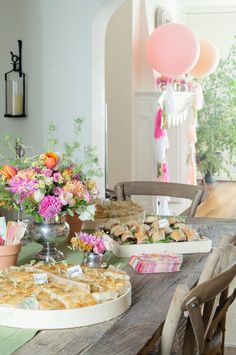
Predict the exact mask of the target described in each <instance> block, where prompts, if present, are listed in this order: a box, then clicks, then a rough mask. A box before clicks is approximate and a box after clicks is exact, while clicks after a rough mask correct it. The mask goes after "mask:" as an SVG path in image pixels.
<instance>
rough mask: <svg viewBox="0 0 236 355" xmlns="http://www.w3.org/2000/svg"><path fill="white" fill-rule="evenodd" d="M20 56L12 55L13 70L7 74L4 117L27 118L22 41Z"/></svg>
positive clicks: (19, 42) (19, 43)
mask: <svg viewBox="0 0 236 355" xmlns="http://www.w3.org/2000/svg"><path fill="white" fill-rule="evenodd" d="M18 47H19V55H16V54H14V53H13V52H10V53H11V63H12V66H13V68H12V70H10V71H9V72H7V73H6V74H5V95H6V108H5V112H6V113H5V115H4V117H26V114H25V74H24V73H23V72H22V56H21V55H22V41H20V40H19V41H18Z"/></svg>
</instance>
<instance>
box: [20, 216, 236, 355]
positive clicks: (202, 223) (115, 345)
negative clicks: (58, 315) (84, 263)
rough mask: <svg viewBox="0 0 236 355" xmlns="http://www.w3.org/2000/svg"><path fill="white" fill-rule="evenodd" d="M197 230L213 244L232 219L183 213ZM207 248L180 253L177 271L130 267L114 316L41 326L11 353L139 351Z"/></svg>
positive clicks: (229, 230)
mask: <svg viewBox="0 0 236 355" xmlns="http://www.w3.org/2000/svg"><path fill="white" fill-rule="evenodd" d="M187 223H189V224H192V225H193V227H194V228H196V229H197V230H198V231H199V232H200V233H202V234H203V235H205V236H207V237H209V238H211V239H212V242H213V246H214V245H217V244H218V243H219V241H220V239H221V238H222V237H223V236H224V235H227V236H233V235H235V234H236V220H226V219H204V218H189V219H188V220H187ZM207 256H208V253H194V254H188V255H184V259H183V264H182V267H181V271H180V272H173V273H159V274H137V273H136V272H135V271H134V270H133V269H132V268H131V267H130V266H127V267H126V268H125V270H126V271H127V273H128V274H129V275H130V277H131V284H132V305H131V307H130V308H129V310H128V311H126V312H125V313H124V314H122V315H121V316H119V317H116V318H114V319H112V320H110V321H107V322H103V323H100V324H95V325H90V326H86V327H80V328H71V329H60V330H41V331H39V332H38V333H37V334H36V335H35V336H34V338H32V339H31V340H30V341H29V342H28V343H26V344H25V345H23V346H22V347H21V348H19V349H18V350H17V351H16V352H14V354H15V355H28V354H37V355H39V354H42V355H46V354H50V355H52V354H68V355H73V354H83V355H84V354H86V355H95V354H96V355H106V354H107V355H108V354H109V355H117V354H122V355H126V354H127V355H132V354H145V353H147V351H148V348H149V347H150V346H151V345H152V344H153V343H154V342H155V341H156V339H157V338H158V337H159V335H160V332H161V328H162V324H163V321H164V320H165V317H166V314H167V311H168V307H169V304H170V301H171V298H172V295H173V292H174V290H175V288H176V286H177V284H183V283H184V284H187V285H188V286H190V287H192V286H193V285H194V284H195V282H196V281H197V279H198V278H199V275H200V273H201V270H202V268H203V265H204V263H205V261H206V258H207Z"/></svg>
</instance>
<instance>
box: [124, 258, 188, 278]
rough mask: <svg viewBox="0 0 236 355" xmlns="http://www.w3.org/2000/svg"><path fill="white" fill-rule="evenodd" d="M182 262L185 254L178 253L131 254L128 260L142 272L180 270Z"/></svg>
mask: <svg viewBox="0 0 236 355" xmlns="http://www.w3.org/2000/svg"><path fill="white" fill-rule="evenodd" d="M182 262H183V255H176V254H142V255H141V256H131V257H130V258H129V261H128V263H129V265H131V266H132V267H133V268H134V269H135V270H136V271H137V272H138V273H140V274H151V273H158V272H176V271H180V266H181V264H182Z"/></svg>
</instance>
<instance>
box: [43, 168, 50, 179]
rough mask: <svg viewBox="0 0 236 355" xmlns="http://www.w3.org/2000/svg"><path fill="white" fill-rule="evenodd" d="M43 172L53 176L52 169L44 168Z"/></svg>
mask: <svg viewBox="0 0 236 355" xmlns="http://www.w3.org/2000/svg"><path fill="white" fill-rule="evenodd" d="M42 174H43V175H45V176H47V177H50V176H52V170H51V169H43V170H42Z"/></svg>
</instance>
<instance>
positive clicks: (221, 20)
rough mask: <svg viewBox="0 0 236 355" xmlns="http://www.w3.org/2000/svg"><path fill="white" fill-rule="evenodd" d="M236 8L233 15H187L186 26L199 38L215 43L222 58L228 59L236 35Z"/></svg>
mask: <svg viewBox="0 0 236 355" xmlns="http://www.w3.org/2000/svg"><path fill="white" fill-rule="evenodd" d="M235 24H236V8H235V12H232V13H207V14H203V13H201V14H187V15H186V25H187V26H189V27H190V28H191V29H192V30H193V31H195V32H196V34H197V35H198V37H199V38H207V39H209V40H211V41H213V42H214V43H215V44H216V45H217V47H218V48H219V51H220V56H221V57H222V58H224V57H226V56H227V54H228V51H229V48H230V46H231V45H232V43H233V38H234V35H236V26H235Z"/></svg>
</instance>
